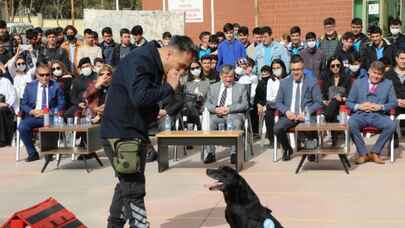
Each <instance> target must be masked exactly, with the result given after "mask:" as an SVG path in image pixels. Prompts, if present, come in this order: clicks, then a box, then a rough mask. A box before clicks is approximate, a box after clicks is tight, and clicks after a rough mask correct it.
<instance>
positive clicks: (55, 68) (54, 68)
mask: <svg viewBox="0 0 405 228" xmlns="http://www.w3.org/2000/svg"><path fill="white" fill-rule="evenodd" d="M60 69H61V68H60V67H52V71H54V70H60Z"/></svg>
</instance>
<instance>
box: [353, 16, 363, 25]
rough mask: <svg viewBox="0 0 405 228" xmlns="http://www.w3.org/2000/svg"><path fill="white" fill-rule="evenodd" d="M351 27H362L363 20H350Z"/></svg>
mask: <svg viewBox="0 0 405 228" xmlns="http://www.w3.org/2000/svg"><path fill="white" fill-rule="evenodd" d="M352 25H361V26H363V20H361V18H358V17H355V18H353V19H352Z"/></svg>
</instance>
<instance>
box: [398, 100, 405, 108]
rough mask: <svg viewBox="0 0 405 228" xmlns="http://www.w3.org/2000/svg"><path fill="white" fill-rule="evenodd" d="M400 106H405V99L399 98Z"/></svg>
mask: <svg viewBox="0 0 405 228" xmlns="http://www.w3.org/2000/svg"><path fill="white" fill-rule="evenodd" d="M398 106H399V107H401V108H405V99H398Z"/></svg>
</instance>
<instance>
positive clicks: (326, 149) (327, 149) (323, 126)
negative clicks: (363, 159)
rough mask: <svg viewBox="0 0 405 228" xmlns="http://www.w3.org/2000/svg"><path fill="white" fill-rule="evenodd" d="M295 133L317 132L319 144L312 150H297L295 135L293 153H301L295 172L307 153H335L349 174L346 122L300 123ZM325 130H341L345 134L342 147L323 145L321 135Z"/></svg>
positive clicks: (348, 138) (348, 140) (348, 146)
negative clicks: (294, 150) (294, 149)
mask: <svg viewBox="0 0 405 228" xmlns="http://www.w3.org/2000/svg"><path fill="white" fill-rule="evenodd" d="M294 131H295V135H298V133H299V132H314V131H315V132H317V134H318V142H319V145H318V147H317V148H316V149H314V150H305V149H304V150H299V149H298V148H299V146H298V139H297V138H298V137H295V145H296V147H295V148H296V152H295V154H297V155H301V156H302V158H301V161H300V162H299V164H298V167H297V170H296V171H295V173H298V172H299V171H300V169H301V167H302V165H303V164H304V161H305V159H306V158H307V156H308V155H330V154H335V155H338V156H339V159H340V161H341V162H342V165H343V168H344V170H345V171H346V173H347V174H349V168H350V167H351V165H350V162H349V159H348V158H347V155H348V154H349V153H350V136H349V128H348V125H347V124H341V123H320V124H316V123H310V124H306V123H300V124H298V125H297V126H296V127H295V128H294ZM326 131H335V132H343V133H344V135H345V142H344V147H343V148H341V147H332V146H325V144H324V140H323V135H324V133H325V132H326Z"/></svg>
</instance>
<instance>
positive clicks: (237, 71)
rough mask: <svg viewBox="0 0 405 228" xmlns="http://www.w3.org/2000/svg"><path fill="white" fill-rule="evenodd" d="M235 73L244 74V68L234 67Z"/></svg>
mask: <svg viewBox="0 0 405 228" xmlns="http://www.w3.org/2000/svg"><path fill="white" fill-rule="evenodd" d="M235 73H236V74H237V75H244V74H245V70H244V69H243V68H242V67H236V68H235Z"/></svg>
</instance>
